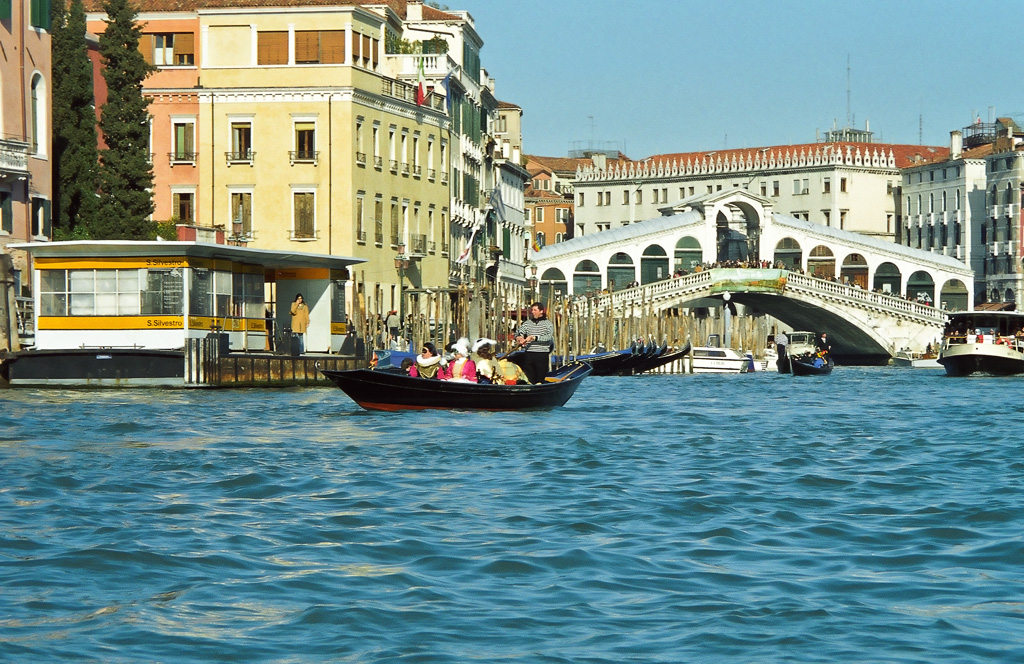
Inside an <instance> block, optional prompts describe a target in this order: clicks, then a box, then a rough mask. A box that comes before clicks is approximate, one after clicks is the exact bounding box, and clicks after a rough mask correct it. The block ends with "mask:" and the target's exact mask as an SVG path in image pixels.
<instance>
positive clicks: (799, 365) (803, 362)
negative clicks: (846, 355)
mask: <svg viewBox="0 0 1024 664" xmlns="http://www.w3.org/2000/svg"><path fill="white" fill-rule="evenodd" d="M815 359H817V358H816V357H815V356H813V355H811V356H806V355H801V356H799V357H793V356H792V355H791V356H790V357H789V365H790V368H791V369H792V371H793V375H794V376H827V375H828V374H830V373H832V366H833V363H832V358H831V357H829V358H828V359H827V360H826V361H825V362H824V364H822V365H821V366H815V365H814V360H815Z"/></svg>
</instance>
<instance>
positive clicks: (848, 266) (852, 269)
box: [839, 253, 868, 290]
mask: <svg viewBox="0 0 1024 664" xmlns="http://www.w3.org/2000/svg"><path fill="white" fill-rule="evenodd" d="M839 280H840V281H842V282H843V283H849V284H853V285H854V286H859V287H861V288H863V289H865V290H867V287H868V261H867V259H866V258H864V255H863V254H858V253H851V254H847V255H846V258H844V259H843V264H842V267H841V268H840V269H839Z"/></svg>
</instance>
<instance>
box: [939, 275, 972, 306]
mask: <svg viewBox="0 0 1024 664" xmlns="http://www.w3.org/2000/svg"><path fill="white" fill-rule="evenodd" d="M939 302H940V306H941V307H942V308H943V309H945V310H946V311H967V285H966V284H964V282H962V281H960V280H959V279H950V280H949V281H947V282H946V283H945V284H943V285H942V294H941V295H940V296H939Z"/></svg>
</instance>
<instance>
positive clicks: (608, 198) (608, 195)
mask: <svg viewBox="0 0 1024 664" xmlns="http://www.w3.org/2000/svg"><path fill="white" fill-rule="evenodd" d="M604 204H605V205H611V204H612V192H610V191H606V192H604Z"/></svg>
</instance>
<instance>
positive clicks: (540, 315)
mask: <svg viewBox="0 0 1024 664" xmlns="http://www.w3.org/2000/svg"><path fill="white" fill-rule="evenodd" d="M516 343H517V344H519V346H520V347H521V348H524V349H525V350H526V352H525V353H523V359H522V360H521V362H520V364H521V366H522V367H523V371H525V372H526V376H527V377H528V378H529V379H530V382H531V383H540V382H542V381H543V380H544V376H546V375H547V373H548V371H549V370H550V355H551V351H552V350H554V348H555V326H554V324H553V323H552V322H551V321H550V320H548V317H547V307H545V306H544V303H543V302H534V303H533V304H531V305H530V318H529V320H525V321H523V324H522V325H520V326H519V329H518V330H516Z"/></svg>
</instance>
